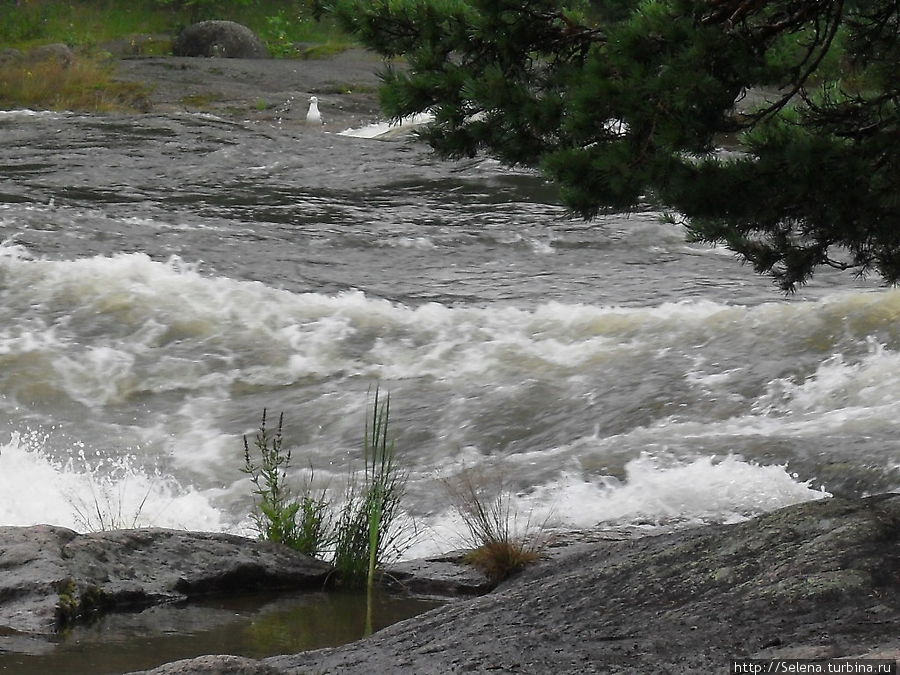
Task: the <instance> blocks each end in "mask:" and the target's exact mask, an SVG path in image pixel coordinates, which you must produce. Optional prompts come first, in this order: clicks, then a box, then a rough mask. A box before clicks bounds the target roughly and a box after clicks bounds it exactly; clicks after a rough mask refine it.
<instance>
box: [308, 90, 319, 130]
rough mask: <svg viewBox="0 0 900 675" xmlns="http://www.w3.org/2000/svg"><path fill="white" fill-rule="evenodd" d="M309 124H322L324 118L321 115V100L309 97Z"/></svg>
mask: <svg viewBox="0 0 900 675" xmlns="http://www.w3.org/2000/svg"><path fill="white" fill-rule="evenodd" d="M306 123H307V124H322V116H321V115H320V114H319V99H318V98H316V97H315V96H310V97H309V110H308V111H307V113H306Z"/></svg>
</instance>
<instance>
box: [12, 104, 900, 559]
mask: <svg viewBox="0 0 900 675" xmlns="http://www.w3.org/2000/svg"><path fill="white" fill-rule="evenodd" d="M370 135H372V134H371V133H369V132H351V133H349V134H340V133H336V132H334V131H331V132H319V131H318V130H316V131H305V132H297V131H291V130H289V129H282V128H280V127H278V126H277V125H272V124H262V123H259V124H254V123H239V122H230V121H225V120H222V119H218V118H214V117H210V116H202V115H188V114H185V115H169V116H155V115H146V116H136V117H116V116H93V115H77V114H67V113H62V114H60V113H32V112H28V111H17V112H16V111H14V112H6V113H0V240H2V247H0V495H2V498H0V524H3V525H30V524H35V523H52V524H56V525H63V526H68V527H73V528H75V529H78V530H82V531H83V530H86V529H96V528H98V527H102V526H108V525H110V524H123V525H137V526H164V527H181V528H189V529H198V530H224V531H232V532H241V533H248V532H251V531H252V530H251V527H250V521H249V520H248V517H247V514H248V510H249V508H250V504H251V500H250V489H251V485H250V483H249V480H248V478H247V476H246V475H245V474H243V473H242V472H241V467H242V463H243V448H242V442H241V436H242V435H243V434H250V435H251V439H252V434H253V432H254V430H255V428H256V425H257V422H258V420H259V417H260V414H261V412H262V410H263V408H268V409H269V411H270V412H272V413H275V412H280V411H284V413H285V443H286V444H287V445H289V446H290V447H291V449H292V453H293V463H294V469H293V470H292V472H291V476H290V477H291V479H292V480H294V481H296V482H300V481H301V480H302V479H303V478H304V476H305V475H306V471H307V467H309V466H312V467H313V468H314V469H315V479H316V480H317V481H320V482H321V484H323V485H329V486H330V487H331V489H332V490H335V491H339V489H340V488H341V487H342V486H343V484H344V482H345V481H346V477H347V475H348V472H349V471H353V470H354V469H357V468H359V461H360V460H359V457H360V447H361V442H362V435H363V428H364V418H365V415H366V410H367V405H369V403H370V402H371V398H370V396H369V394H368V392H370V391H371V389H372V388H373V387H374V386H375V385H378V386H380V388H381V390H382V392H384V391H388V392H390V395H391V427H392V434H393V436H394V437H395V438H396V444H397V450H398V453H399V454H400V456H401V457H402V461H403V464H404V466H405V467H406V468H407V469H408V471H409V479H408V495H407V499H406V500H405V502H404V508H405V509H406V511H407V512H408V514H409V515H410V516H412V517H413V518H414V519H415V520H416V522H417V523H418V524H419V531H420V536H419V538H418V540H417V541H416V543H415V544H414V546H413V548H412V549H411V550H410V551H409V552H408V555H413V554H417V553H423V552H427V551H433V550H436V549H446V548H452V547H454V546H456V545H458V544H459V543H460V542H459V539H458V537H459V536H461V534H462V532H461V530H460V527H459V523H458V522H457V521H456V519H455V517H454V516H453V515H452V513H451V510H450V509H449V506H448V502H449V499H448V497H447V494H446V492H445V490H444V489H443V481H444V480H445V479H452V478H453V476H455V475H457V474H459V472H461V471H462V470H464V469H467V468H475V469H478V470H480V471H482V473H484V474H485V475H500V476H502V477H503V479H504V481H505V483H506V485H507V486H508V487H509V488H510V489H511V490H513V492H514V493H515V494H516V495H517V497H516V500H517V508H518V509H519V511H520V512H521V513H525V514H529V515H530V516H531V517H532V518H533V519H534V518H537V519H539V520H540V522H544V521H545V520H547V519H549V520H547V522H548V523H549V524H551V525H554V526H556V525H558V526H561V527H579V528H580V527H591V526H595V525H597V524H605V525H617V526H637V527H653V526H657V525H663V526H671V525H678V524H685V523H688V524H691V523H703V522H731V521H735V520H739V519H742V518H746V517H749V516H752V515H754V514H758V513H760V512H763V511H767V510H770V509H773V508H778V507H780V506H784V505H787V504H791V503H795V502H799V501H804V500H810V499H817V498H821V497H823V496H825V495H826V494H834V495H860V494H868V493H874V492H882V491H887V490H898V489H900V440H898V439H900V292H898V291H896V290H890V289H883V288H880V287H879V286H878V284H877V283H874V282H866V281H860V280H856V279H854V278H852V277H849V276H848V275H846V274H838V273H836V272H823V273H821V274H819V275H818V276H817V277H816V278H815V280H814V282H813V283H812V284H811V285H809V286H807V287H805V288H802V289H800V291H799V292H798V293H797V294H796V295H794V296H791V297H787V298H786V297H784V296H783V295H781V294H780V293H779V292H778V291H777V290H776V289H775V287H774V286H773V285H772V283H771V282H770V281H769V280H768V279H766V278H761V277H758V276H756V275H754V273H753V272H752V270H751V269H749V268H748V267H746V266H743V265H741V264H740V262H739V261H737V260H736V259H735V258H734V257H733V256H732V255H731V254H730V253H729V252H728V251H724V250H722V249H716V248H710V247H706V246H701V245H695V244H688V243H686V241H685V238H684V233H683V232H682V231H681V230H680V229H678V228H677V227H675V226H672V225H668V224H665V223H663V222H662V219H661V215H662V214H660V213H659V212H656V211H654V210H652V209H651V208H649V207H648V208H646V209H644V210H640V211H638V212H636V213H632V214H628V215H624V214H620V215H608V216H605V217H603V218H600V219H598V220H596V221H593V222H584V221H581V220H572V219H569V218H568V217H567V216H566V213H565V211H564V209H563V208H562V207H561V206H560V205H559V204H558V202H557V201H556V197H555V192H554V190H553V188H552V186H550V185H547V184H546V183H545V182H544V181H542V180H541V179H540V177H538V176H536V175H532V174H530V173H528V172H523V171H512V170H509V169H505V168H503V167H501V166H499V165H498V164H496V163H495V162H493V161H491V160H487V159H479V160H472V161H466V162H461V163H445V162H441V161H439V160H437V159H436V158H434V157H433V156H432V155H431V154H430V152H429V151H428V150H427V149H426V148H424V147H422V146H421V145H418V144H417V143H415V142H414V141H413V140H411V139H410V138H408V137H400V138H394V139H392V140H390V141H385V140H378V139H373V138H366V137H365V136H370Z"/></svg>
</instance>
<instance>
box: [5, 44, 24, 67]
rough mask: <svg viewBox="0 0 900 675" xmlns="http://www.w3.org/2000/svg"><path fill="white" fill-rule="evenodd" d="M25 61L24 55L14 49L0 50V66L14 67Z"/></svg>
mask: <svg viewBox="0 0 900 675" xmlns="http://www.w3.org/2000/svg"><path fill="white" fill-rule="evenodd" d="M24 60H25V54H23V53H22V52H21V51H20V50H18V49H16V48H15V47H5V48H4V49H0V66H6V65H16V64H19V63H22V62H23V61H24Z"/></svg>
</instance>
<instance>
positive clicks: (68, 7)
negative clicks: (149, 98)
mask: <svg viewBox="0 0 900 675" xmlns="http://www.w3.org/2000/svg"><path fill="white" fill-rule="evenodd" d="M207 19H221V20H227V21H235V22H237V23H240V24H243V25H245V26H247V27H248V28H250V29H251V30H252V31H254V32H255V33H256V34H257V35H259V36H260V38H261V39H262V40H263V41H264V42H265V43H266V44H267V46H268V47H269V49H270V51H271V52H272V54H273V56H276V57H286V58H324V57H325V56H327V55H330V54H335V53H338V52H339V51H342V50H343V49H346V48H347V46H349V45H350V44H351V39H350V38H349V37H348V35H347V34H346V33H344V32H343V31H341V29H340V28H339V27H338V26H337V24H336V23H335V22H334V21H332V20H331V19H330V18H329V17H325V18H323V19H322V20H321V21H316V20H314V19H313V18H312V16H311V10H310V8H309V4H308V3H307V2H306V0H254V1H253V2H243V3H242V2H231V1H225V0H219V1H215V0H178V1H174V0H173V1H167V0H131V1H130V2H127V3H124V2H115V1H114V0H84V1H82V2H77V3H76V2H66V1H63V0H26V1H25V2H22V3H17V4H13V3H12V2H10V1H9V0H5V1H4V0H0V48H3V47H16V48H18V49H22V50H27V49H29V48H31V47H33V46H36V45H41V44H47V43H51V42H62V43H65V44H67V45H69V46H70V47H85V46H87V47H90V46H96V45H100V44H104V43H109V42H114V41H121V40H123V39H125V40H133V41H134V49H133V51H132V52H129V53H133V54H134V55H144V56H159V55H164V54H169V53H171V42H170V40H167V39H165V38H159V39H149V40H148V39H147V36H162V35H168V36H174V35H177V34H178V33H179V32H180V31H181V29H183V28H184V27H185V26H188V25H190V24H192V23H195V22H196V21H201V20H207ZM310 43H322V44H324V45H327V46H326V47H325V48H324V49H323V50H321V52H320V53H316V52H314V53H312V54H309V55H307V56H305V57H304V56H303V54H304V52H305V51H307V49H308V48H309V46H310ZM126 51H127V50H126Z"/></svg>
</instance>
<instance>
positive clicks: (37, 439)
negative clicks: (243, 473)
mask: <svg viewBox="0 0 900 675" xmlns="http://www.w3.org/2000/svg"><path fill="white" fill-rule="evenodd" d="M46 438H47V437H46V435H44V434H42V433H40V432H30V433H26V434H25V435H21V434H19V433H18V432H13V433H12V435H11V437H10V440H9V442H8V443H6V444H4V445H2V446H0V468H2V471H0V494H3V495H5V498H4V499H3V501H2V502H0V522H2V523H3V524H4V525H34V524H38V523H45V524H51V525H59V526H62V527H69V528H72V529H75V530H77V531H82V532H85V531H91V530H101V529H113V528H118V527H146V526H154V527H172V528H187V529H193V530H200V531H213V532H214V531H221V530H223V529H225V522H224V521H223V519H222V514H221V511H219V510H218V509H216V508H215V507H213V506H212V504H211V503H210V498H211V497H213V496H214V495H213V494H207V495H203V494H201V493H199V492H197V491H196V490H194V489H192V488H187V489H185V488H182V487H181V486H180V485H178V483H177V482H176V481H175V480H174V479H173V478H172V477H168V476H163V475H160V474H148V473H146V472H144V471H142V470H140V469H135V468H134V467H132V466H130V464H129V460H128V458H127V456H126V457H125V458H120V459H119V460H117V461H113V462H110V461H109V460H104V459H102V458H96V457H90V456H88V455H87V454H86V452H85V449H84V447H83V446H82V444H80V443H76V444H75V447H73V448H72V451H73V452H72V456H71V457H70V458H69V459H68V460H67V461H66V462H65V463H60V462H59V461H58V460H55V459H52V458H50V457H49V456H48V454H47V452H46V450H45V449H44V442H45V441H46ZM23 486H28V487H27V489H25V490H23Z"/></svg>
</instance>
